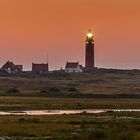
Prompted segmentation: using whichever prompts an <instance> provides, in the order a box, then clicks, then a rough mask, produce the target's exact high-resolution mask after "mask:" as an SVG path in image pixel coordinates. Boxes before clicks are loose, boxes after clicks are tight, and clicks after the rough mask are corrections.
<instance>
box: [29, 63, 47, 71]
mask: <svg viewBox="0 0 140 140" xmlns="http://www.w3.org/2000/svg"><path fill="white" fill-rule="evenodd" d="M32 71H48V63H47V64H43V63H42V64H34V63H32Z"/></svg>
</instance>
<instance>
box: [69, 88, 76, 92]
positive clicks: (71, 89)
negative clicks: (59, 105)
mask: <svg viewBox="0 0 140 140" xmlns="http://www.w3.org/2000/svg"><path fill="white" fill-rule="evenodd" d="M68 91H70V92H77V89H76V88H69V89H68Z"/></svg>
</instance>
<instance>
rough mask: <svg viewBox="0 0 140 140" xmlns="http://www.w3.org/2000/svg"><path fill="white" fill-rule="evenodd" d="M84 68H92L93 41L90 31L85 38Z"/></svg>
mask: <svg viewBox="0 0 140 140" xmlns="http://www.w3.org/2000/svg"><path fill="white" fill-rule="evenodd" d="M85 67H86V68H94V40H93V34H92V32H91V30H89V32H88V33H87V36H86V58H85Z"/></svg>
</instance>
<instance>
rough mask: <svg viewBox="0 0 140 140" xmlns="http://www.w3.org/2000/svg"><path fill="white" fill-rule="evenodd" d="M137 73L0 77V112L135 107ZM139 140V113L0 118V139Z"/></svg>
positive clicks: (138, 103) (139, 100) (138, 101)
mask: <svg viewBox="0 0 140 140" xmlns="http://www.w3.org/2000/svg"><path fill="white" fill-rule="evenodd" d="M139 85H140V71H138V70H131V71H129V70H125V71H123V70H105V69H100V70H94V71H92V72H89V73H82V74H65V73H61V72H55V73H51V74H49V75H47V76H44V77H42V76H38V75H28V76H27V75H26V76H25V75H24V74H23V75H18V76H14V75H8V76H7V75H6V74H5V75H3V74H1V73H0V111H22V110H46V109H49V110H51V109H52V110H57V109H62V110H63V109H64V110H69V109H71V110H73V109H140V86H139ZM9 139H11V140H14V139H15V140H29V139H33V140H44V139H56V140H57V139H58V140H92V139H93V140H139V139H140V113H139V112H137V113H136V112H120V113H117V112H114V113H113V112H110V113H109V112H108V113H102V114H92V115H91V114H86V113H82V114H77V115H52V116H49V115H48V116H27V115H25V116H14V115H11V116H0V140H9Z"/></svg>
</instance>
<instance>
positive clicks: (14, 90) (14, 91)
mask: <svg viewBox="0 0 140 140" xmlns="http://www.w3.org/2000/svg"><path fill="white" fill-rule="evenodd" d="M6 93H20V91H19V90H18V89H16V88H10V89H8V90H7V91H6Z"/></svg>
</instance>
